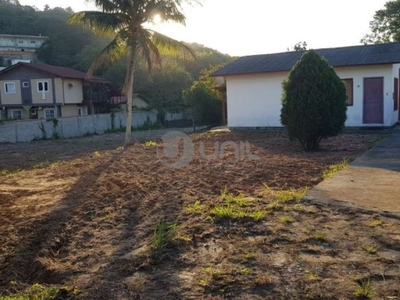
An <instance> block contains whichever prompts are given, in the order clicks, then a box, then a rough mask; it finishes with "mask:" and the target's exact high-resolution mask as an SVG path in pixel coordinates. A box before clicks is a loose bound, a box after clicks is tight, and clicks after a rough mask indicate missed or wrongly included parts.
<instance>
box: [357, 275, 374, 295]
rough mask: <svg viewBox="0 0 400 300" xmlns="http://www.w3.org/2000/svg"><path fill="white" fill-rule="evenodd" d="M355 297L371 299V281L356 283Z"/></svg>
mask: <svg viewBox="0 0 400 300" xmlns="http://www.w3.org/2000/svg"><path fill="white" fill-rule="evenodd" d="M354 296H356V297H359V298H364V299H365V298H370V297H371V296H372V284H371V280H370V279H368V280H367V281H360V282H357V283H354Z"/></svg>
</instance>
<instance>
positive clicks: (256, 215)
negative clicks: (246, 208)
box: [246, 210, 267, 221]
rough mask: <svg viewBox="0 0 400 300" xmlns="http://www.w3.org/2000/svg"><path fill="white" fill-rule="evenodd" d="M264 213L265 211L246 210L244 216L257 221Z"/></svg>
mask: <svg viewBox="0 0 400 300" xmlns="http://www.w3.org/2000/svg"><path fill="white" fill-rule="evenodd" d="M266 214H267V213H266V212H265V211H262V210H257V211H253V212H248V213H247V214H246V216H247V217H248V218H250V219H253V220H254V221H259V220H261V219H263V218H264V217H265V215H266Z"/></svg>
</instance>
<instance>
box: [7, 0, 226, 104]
mask: <svg viewBox="0 0 400 300" xmlns="http://www.w3.org/2000/svg"><path fill="white" fill-rule="evenodd" d="M72 14H73V11H72V9H71V8H67V9H63V8H59V7H56V8H52V9H50V8H49V6H47V5H46V6H45V7H44V8H37V7H31V6H24V5H20V4H19V2H18V1H17V0H0V33H3V34H21V35H39V34H41V35H44V36H48V37H49V38H50V39H49V41H48V42H46V43H45V44H44V45H43V46H42V47H41V48H40V49H39V51H38V57H39V59H40V60H41V61H42V62H44V63H48V64H53V65H59V66H66V67H72V68H75V69H77V70H81V71H85V72H86V71H87V70H88V68H89V67H90V65H91V63H92V62H93V61H94V59H95V58H96V56H97V55H98V54H99V52H100V51H101V50H102V49H103V48H104V47H105V46H106V45H107V44H108V43H109V42H110V39H109V38H105V37H99V36H95V35H94V34H93V33H92V32H91V31H89V30H86V29H84V28H82V27H80V26H75V25H69V24H68V23H67V21H68V19H69V18H70V16H71V15H72ZM189 46H190V47H191V48H192V49H193V50H194V52H195V54H196V56H197V61H184V60H181V59H178V58H174V57H165V56H164V57H163V64H162V65H161V66H158V65H155V66H154V69H153V72H152V75H151V76H149V74H148V71H147V66H146V64H145V61H139V62H138V66H137V69H136V74H135V82H134V87H135V92H139V93H141V94H143V96H144V97H145V98H146V99H148V100H149V102H150V105H151V106H152V107H154V108H157V109H159V110H161V111H180V110H182V108H183V107H185V104H184V102H183V98H182V91H183V90H185V89H188V88H190V87H191V86H192V83H193V82H194V81H196V80H198V79H199V78H200V76H201V72H202V70H204V69H207V68H209V67H211V66H213V65H223V64H226V63H227V62H229V61H231V60H232V58H231V57H230V56H229V55H225V54H222V53H220V52H218V51H216V50H214V49H210V48H207V47H204V46H202V45H199V44H189ZM0 63H1V59H0ZM5 63H6V62H3V64H5ZM127 65H128V59H127V58H122V59H121V60H120V61H118V62H116V63H114V64H112V65H110V66H108V67H105V68H102V69H100V70H98V72H97V73H96V75H99V76H102V77H104V78H106V79H109V80H110V81H112V82H113V83H115V85H116V86H117V87H118V88H119V89H121V88H122V86H123V84H124V80H125V74H126V68H127Z"/></svg>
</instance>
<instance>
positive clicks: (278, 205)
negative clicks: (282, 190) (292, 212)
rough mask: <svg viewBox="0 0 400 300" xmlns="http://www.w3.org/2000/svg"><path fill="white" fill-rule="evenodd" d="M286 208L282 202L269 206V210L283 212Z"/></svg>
mask: <svg viewBox="0 0 400 300" xmlns="http://www.w3.org/2000/svg"><path fill="white" fill-rule="evenodd" d="M283 208H284V205H283V204H282V203H280V202H272V203H270V204H268V205H267V209H268V210H281V209H283Z"/></svg>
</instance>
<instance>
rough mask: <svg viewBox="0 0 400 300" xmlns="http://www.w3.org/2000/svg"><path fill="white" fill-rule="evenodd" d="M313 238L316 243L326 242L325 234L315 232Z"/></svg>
mask: <svg viewBox="0 0 400 300" xmlns="http://www.w3.org/2000/svg"><path fill="white" fill-rule="evenodd" d="M313 238H314V239H316V240H317V241H320V242H325V241H326V233H323V232H316V233H314V235H313Z"/></svg>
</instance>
